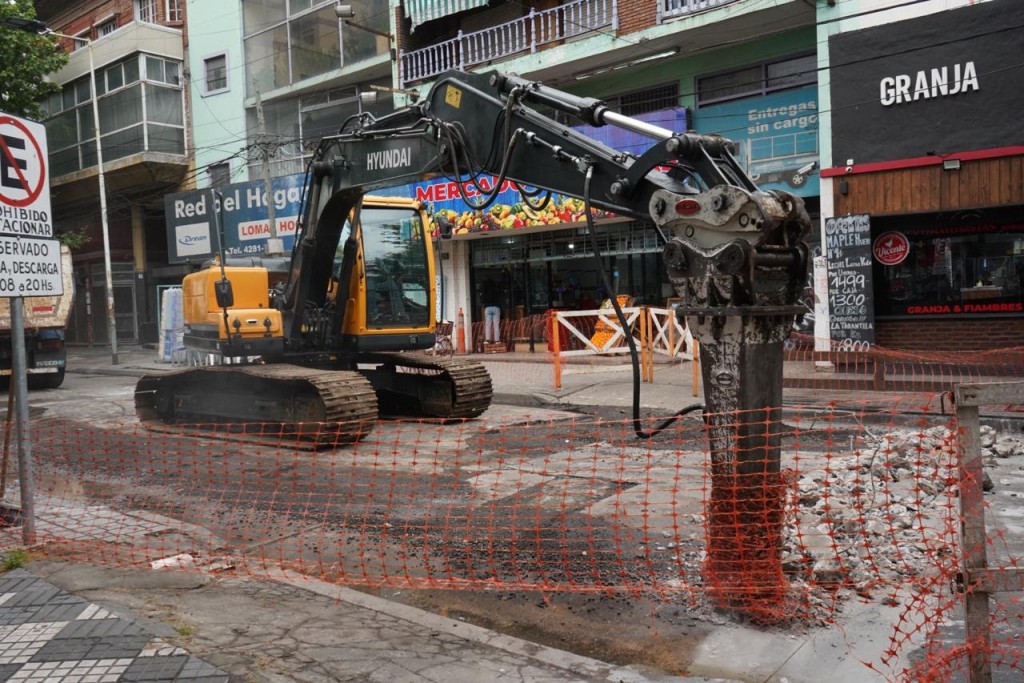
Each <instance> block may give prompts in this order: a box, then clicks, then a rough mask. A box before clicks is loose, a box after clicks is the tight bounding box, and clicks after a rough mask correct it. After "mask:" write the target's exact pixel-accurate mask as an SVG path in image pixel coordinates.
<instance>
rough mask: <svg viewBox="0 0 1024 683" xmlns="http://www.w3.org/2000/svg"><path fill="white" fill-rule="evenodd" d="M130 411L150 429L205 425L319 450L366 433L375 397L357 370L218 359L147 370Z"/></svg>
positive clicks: (184, 430) (231, 434) (185, 430)
mask: <svg viewBox="0 0 1024 683" xmlns="http://www.w3.org/2000/svg"><path fill="white" fill-rule="evenodd" d="M135 411H136V413H137V414H138V416H139V420H140V421H141V422H142V424H143V425H144V426H145V427H146V428H148V429H151V430H153V431H160V432H169V433H176V434H189V435H196V434H197V432H198V431H199V430H200V429H202V428H204V427H209V428H216V429H217V430H218V434H219V435H222V436H224V437H225V438H230V439H232V440H241V441H247V442H255V443H263V444H268V445H273V446H281V445H288V446H291V447H293V448H299V449H307V450H316V449H319V448H330V447H335V446H339V445H343V444H349V443H354V442H356V441H359V440H360V439H362V438H364V437H365V436H366V435H367V434H369V432H370V431H372V429H373V427H374V424H375V423H376V420H377V397H376V394H375V393H374V389H373V387H372V386H371V385H370V383H369V382H368V381H367V380H366V378H365V377H364V376H363V375H362V374H361V373H359V372H355V371H325V370H320V369H313V368H305V367H300V366H296V365H286V364H280V365H234V366H232V365H215V366H208V367H201V368H191V369H188V370H180V371H176V372H170V373H166V374H160V375H144V376H143V377H142V378H141V379H139V381H138V383H137V384H136V386H135ZM225 427H226V428H225Z"/></svg>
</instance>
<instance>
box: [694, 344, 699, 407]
mask: <svg viewBox="0 0 1024 683" xmlns="http://www.w3.org/2000/svg"><path fill="white" fill-rule="evenodd" d="M698 394H700V343H699V342H698V341H697V340H696V339H694V340H693V395H694V396H697V395H698Z"/></svg>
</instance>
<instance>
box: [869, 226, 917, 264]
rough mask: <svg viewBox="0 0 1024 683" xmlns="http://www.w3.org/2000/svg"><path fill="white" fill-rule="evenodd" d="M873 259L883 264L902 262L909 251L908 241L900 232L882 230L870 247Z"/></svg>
mask: <svg viewBox="0 0 1024 683" xmlns="http://www.w3.org/2000/svg"><path fill="white" fill-rule="evenodd" d="M871 251H872V252H873V253H874V255H875V260H876V261H878V262H879V263H881V264H882V265H885V266H895V265H896V264H898V263H903V260H904V259H905V258H907V254H909V253H910V241H909V240H908V239H907V237H906V235H904V234H903V233H902V232H883V233H882V234H881V235H879V236H878V237H876V238H875V243H874V245H873V246H872V248H871Z"/></svg>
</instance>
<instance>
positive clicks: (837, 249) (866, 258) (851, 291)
mask: <svg viewBox="0 0 1024 683" xmlns="http://www.w3.org/2000/svg"><path fill="white" fill-rule="evenodd" d="M825 257H826V258H827V259H828V308H829V321H830V322H829V327H830V336H831V337H832V341H833V347H834V348H836V349H838V350H839V351H867V350H868V349H869V348H871V345H872V344H874V343H875V302H874V288H873V286H872V283H871V219H870V217H869V216H866V215H857V216H836V217H834V218H826V219H825Z"/></svg>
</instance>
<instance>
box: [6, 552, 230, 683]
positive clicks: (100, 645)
mask: <svg viewBox="0 0 1024 683" xmlns="http://www.w3.org/2000/svg"><path fill="white" fill-rule="evenodd" d="M0 680H3V681H35V682H42V681H47V682H48V683H49V682H53V683H57V682H67V683H106V682H108V681H110V682H113V681H138V682H140V683H141V682H143V681H150V682H156V681H189V682H195V683H200V682H201V683H214V682H226V681H227V680H228V676H227V674H225V673H224V672H223V671H220V670H219V669H217V668H215V667H214V666H212V665H211V664H208V663H207V662H204V661H203V660H201V659H198V658H196V657H193V656H191V655H189V653H188V652H186V651H184V650H182V649H181V648H179V647H176V646H174V645H171V644H169V643H166V642H164V641H163V640H161V639H159V638H157V637H156V636H154V635H153V634H151V633H149V632H147V631H146V630H145V629H143V628H141V627H140V626H138V625H136V624H134V623H132V622H130V621H127V620H125V619H121V618H120V617H117V616H115V615H114V614H111V613H110V612H109V611H107V610H105V609H104V608H102V607H100V606H98V605H94V604H92V603H90V602H88V601H86V600H83V599H82V598H79V597H76V596H74V595H71V594H69V593H66V592H64V591H62V590H61V589H59V588H57V587H56V586H54V585H53V584H50V583H47V582H46V581H43V580H42V579H39V578H36V577H35V576H33V575H31V574H29V573H28V572H26V571H24V570H22V569H16V570H14V571H12V572H9V573H7V574H4V575H3V576H0Z"/></svg>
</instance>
